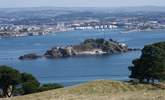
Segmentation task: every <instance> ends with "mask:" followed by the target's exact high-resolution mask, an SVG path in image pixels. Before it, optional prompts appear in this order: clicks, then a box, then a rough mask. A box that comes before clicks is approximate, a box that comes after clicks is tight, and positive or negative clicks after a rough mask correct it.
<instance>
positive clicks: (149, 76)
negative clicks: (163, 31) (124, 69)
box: [129, 42, 165, 82]
mask: <svg viewBox="0 0 165 100" xmlns="http://www.w3.org/2000/svg"><path fill="white" fill-rule="evenodd" d="M132 63H133V66H131V67H129V69H130V71H131V75H130V78H136V79H139V80H140V81H144V80H145V79H146V80H147V81H148V82H149V81H150V80H152V81H153V82H154V80H159V81H162V80H165V42H159V43H155V44H152V45H147V46H145V47H144V48H143V50H142V55H141V57H140V58H139V59H136V60H134V61H133V62H132Z"/></svg>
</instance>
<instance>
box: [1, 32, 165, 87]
mask: <svg viewBox="0 0 165 100" xmlns="http://www.w3.org/2000/svg"><path fill="white" fill-rule="evenodd" d="M87 38H106V39H109V38H112V39H114V40H117V41H119V42H124V43H126V44H128V45H129V47H132V48H143V46H144V45H147V44H151V43H154V42H159V41H164V40H165V32H134V33H125V34H121V33H120V32H119V31H117V30H116V31H115V30H106V31H71V32H62V33H56V34H50V35H45V36H32V37H18V38H3V39H0V64H1V65H9V66H12V67H14V68H16V69H18V70H20V71H22V72H28V73H31V74H33V75H34V76H36V77H37V79H38V80H39V81H40V82H42V83H61V84H64V85H65V86H68V85H73V84H78V83H82V82H86V81H90V80H98V79H111V80H128V79H129V78H128V76H129V74H130V73H129V71H128V66H130V65H131V61H132V60H133V59H135V58H138V57H139V56H140V51H133V52H128V53H122V54H114V55H111V56H88V57H87V56H86V57H70V58H64V59H38V60H31V61H20V60H18V59H17V58H18V57H19V56H20V55H23V54H26V53H33V52H35V53H39V54H43V53H44V52H45V51H46V50H47V49H49V48H51V47H54V46H65V45H73V44H79V43H80V42H82V41H83V40H84V39H87Z"/></svg>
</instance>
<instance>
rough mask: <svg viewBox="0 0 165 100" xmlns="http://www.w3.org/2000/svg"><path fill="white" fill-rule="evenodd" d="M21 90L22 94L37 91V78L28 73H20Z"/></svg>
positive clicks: (38, 84)
mask: <svg viewBox="0 0 165 100" xmlns="http://www.w3.org/2000/svg"><path fill="white" fill-rule="evenodd" d="M21 75H22V90H23V92H24V93H23V94H29V93H34V92H37V91H38V89H39V86H40V83H39V82H38V81H37V79H36V78H35V77H34V76H33V75H31V74H28V73H22V74H21Z"/></svg>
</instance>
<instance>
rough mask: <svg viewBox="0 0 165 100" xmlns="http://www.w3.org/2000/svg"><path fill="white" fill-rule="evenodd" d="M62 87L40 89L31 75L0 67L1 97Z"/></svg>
mask: <svg viewBox="0 0 165 100" xmlns="http://www.w3.org/2000/svg"><path fill="white" fill-rule="evenodd" d="M62 87H63V86H62V85H60V84H44V85H42V86H41V87H40V83H39V82H38V80H37V79H36V78H35V77H34V76H33V75H32V74H28V73H20V72H19V71H17V70H16V69H13V68H11V67H8V66H4V65H3V66H0V88H1V89H2V90H3V94H2V96H3V97H10V96H11V95H22V94H30V93H35V92H39V91H47V90H50V89H57V88H62ZM8 90H10V91H8Z"/></svg>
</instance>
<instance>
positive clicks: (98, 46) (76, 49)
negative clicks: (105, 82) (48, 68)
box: [44, 39, 129, 58]
mask: <svg viewBox="0 0 165 100" xmlns="http://www.w3.org/2000/svg"><path fill="white" fill-rule="evenodd" d="M128 50H129V49H128V46H127V45H125V44H122V43H119V42H116V41H113V40H111V39H110V40H104V39H87V40H85V41H84V42H83V43H81V44H79V45H74V46H67V47H55V48H52V49H50V50H48V51H46V53H45V54H44V56H45V57H49V58H58V57H70V56H76V55H98V54H113V53H121V52H127V51H128Z"/></svg>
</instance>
